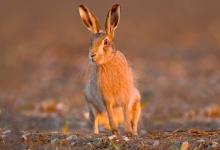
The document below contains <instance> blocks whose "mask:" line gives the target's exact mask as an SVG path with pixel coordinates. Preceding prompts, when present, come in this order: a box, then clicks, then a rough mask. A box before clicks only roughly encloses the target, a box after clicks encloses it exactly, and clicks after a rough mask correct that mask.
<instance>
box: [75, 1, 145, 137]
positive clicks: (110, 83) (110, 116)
mask: <svg viewBox="0 0 220 150" xmlns="http://www.w3.org/2000/svg"><path fill="white" fill-rule="evenodd" d="M79 10H80V16H81V18H82V20H83V22H84V24H85V26H86V27H87V28H88V29H89V30H90V31H91V32H92V33H93V38H92V43H91V46H90V52H89V57H90V58H91V60H92V61H93V62H92V63H91V65H90V68H91V72H90V78H89V80H88V82H87V85H86V88H85V97H86V101H87V104H88V108H89V114H90V120H91V122H92V126H93V131H94V133H99V130H98V126H99V125H103V126H104V127H105V128H107V129H108V128H110V129H111V130H112V132H113V134H118V125H119V124H124V127H125V132H126V133H127V134H128V135H130V134H137V126H138V121H139V117H140V113H141V108H140V94H139V91H138V90H137V88H136V86H135V84H134V78H133V73H132V70H131V67H130V66H129V64H128V62H127V60H126V58H125V56H124V54H122V53H121V52H120V51H118V50H116V49H115V46H114V42H113V37H114V31H115V29H116V27H117V25H118V22H119V19H120V6H119V5H118V4H116V5H113V6H112V9H111V10H110V11H109V13H108V15H107V19H106V31H105V32H104V31H101V30H100V29H99V25H97V23H98V21H97V19H96V17H95V16H94V15H93V13H92V12H91V11H89V9H88V8H87V7H85V6H83V5H81V6H80V8H79Z"/></svg>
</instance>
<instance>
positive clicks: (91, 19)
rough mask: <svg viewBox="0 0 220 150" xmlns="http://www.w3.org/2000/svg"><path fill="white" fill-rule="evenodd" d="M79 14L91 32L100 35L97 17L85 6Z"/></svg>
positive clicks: (80, 7) (80, 9)
mask: <svg viewBox="0 0 220 150" xmlns="http://www.w3.org/2000/svg"><path fill="white" fill-rule="evenodd" d="M79 14H80V17H81V19H82V21H83V23H84V25H85V26H86V27H87V29H88V30H89V31H91V32H92V33H98V32H99V31H100V25H99V22H98V20H97V19H96V17H95V15H94V14H93V13H92V12H91V11H90V10H89V9H88V8H87V7H86V6H84V5H80V6H79Z"/></svg>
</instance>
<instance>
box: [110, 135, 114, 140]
mask: <svg viewBox="0 0 220 150" xmlns="http://www.w3.org/2000/svg"><path fill="white" fill-rule="evenodd" d="M114 138H116V135H111V136H109V137H108V139H109V140H112V139H114Z"/></svg>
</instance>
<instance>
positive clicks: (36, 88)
mask: <svg viewBox="0 0 220 150" xmlns="http://www.w3.org/2000/svg"><path fill="white" fill-rule="evenodd" d="M116 2H117V3H120V4H121V6H122V12H121V21H120V24H119V26H118V29H117V31H116V39H115V42H116V45H117V48H118V49H120V50H121V51H122V52H123V53H124V54H125V55H126V57H127V58H128V60H129V62H130V63H131V66H132V67H133V69H134V72H135V75H136V78H137V85H138V87H139V89H140V91H141V95H142V120H141V123H140V126H141V133H145V132H146V130H171V129H172V130H174V129H177V128H194V127H195V128H206V129H213V128H219V127H220V1H218V0H212V1H207V0H184V1H176V0H167V1H163V0H160V1H153V0H139V1H128V0H122V1H112V0H109V1H103V0H96V1H74V0H72V1H71V0H68V1H60V0H44V1H36V0H20V1H16V0H11V1H6V0H5V1H2V0H1V2H0V3H1V4H0V12H1V13H0V128H4V129H16V130H34V131H57V130H58V131H62V132H69V131H78V132H80V131H82V132H89V131H90V129H89V126H88V124H87V115H88V114H87V113H86V108H85V101H84V96H83V92H82V91H83V87H84V83H85V80H86V74H87V71H88V60H87V55H88V47H89V39H90V37H91V33H89V31H87V29H86V28H85V27H84V26H83V24H82V22H81V20H80V17H79V14H78V5H79V4H85V5H87V6H88V7H89V8H90V9H91V10H92V11H93V12H94V13H95V14H96V16H97V17H98V18H99V20H100V21H101V23H102V25H104V21H105V17H106V14H107V11H108V10H109V9H110V7H111V5H112V4H113V3H116Z"/></svg>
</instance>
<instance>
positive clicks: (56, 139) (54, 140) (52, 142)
mask: <svg viewBox="0 0 220 150" xmlns="http://www.w3.org/2000/svg"><path fill="white" fill-rule="evenodd" d="M57 141H58V138H55V139H52V140H51V142H50V143H51V144H55V143H56V142H57Z"/></svg>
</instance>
